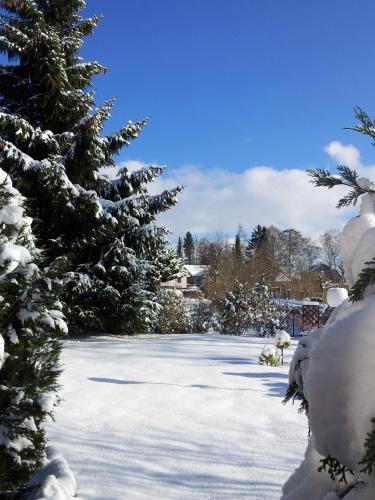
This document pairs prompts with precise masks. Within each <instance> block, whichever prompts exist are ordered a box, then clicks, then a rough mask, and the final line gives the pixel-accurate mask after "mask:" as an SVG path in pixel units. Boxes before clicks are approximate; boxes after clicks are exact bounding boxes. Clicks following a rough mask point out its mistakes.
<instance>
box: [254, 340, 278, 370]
mask: <svg viewBox="0 0 375 500" xmlns="http://www.w3.org/2000/svg"><path fill="white" fill-rule="evenodd" d="M258 362H259V364H260V365H268V366H280V364H281V359H280V355H279V352H278V350H277V349H276V347H275V346H274V345H270V344H267V345H265V346H264V347H263V349H262V352H261V355H260V356H259V361H258Z"/></svg>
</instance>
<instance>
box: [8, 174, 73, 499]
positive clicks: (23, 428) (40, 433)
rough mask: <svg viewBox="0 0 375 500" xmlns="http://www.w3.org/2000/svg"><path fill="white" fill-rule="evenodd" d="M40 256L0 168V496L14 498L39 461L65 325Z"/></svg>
mask: <svg viewBox="0 0 375 500" xmlns="http://www.w3.org/2000/svg"><path fill="white" fill-rule="evenodd" d="M39 260H40V251H38V249H37V248H36V247H35V242H34V237H33V235H32V232H31V219H30V218H29V217H27V216H26V215H25V212H24V200H23V198H22V197H21V196H20V194H19V193H18V192H17V191H16V190H15V189H14V188H13V187H12V185H11V181H10V178H9V176H7V175H6V174H5V172H4V171H3V170H1V169H0V303H1V308H0V388H1V390H0V497H1V498H16V496H13V495H16V494H18V493H19V492H20V491H21V490H22V488H23V487H24V485H25V483H26V482H27V481H28V479H29V478H30V476H31V474H32V473H33V472H34V471H35V470H36V469H38V468H39V467H40V466H41V465H42V463H43V460H44V458H45V450H44V448H45V431H44V423H45V420H46V418H47V417H48V416H49V415H51V414H52V412H53V409H54V406H55V404H56V402H58V398H57V397H56V394H55V392H56V390H57V387H58V383H57V378H58V375H59V372H60V366H59V353H60V349H61V341H60V337H61V336H62V334H64V333H66V332H67V327H66V324H65V322H64V317H63V314H62V312H61V304H60V303H59V302H58V301H56V299H55V298H54V294H53V290H51V280H50V279H49V278H47V277H45V276H43V274H42V273H41V272H40V270H39V268H38V266H37V264H38V261H39ZM17 498H18V496H17Z"/></svg>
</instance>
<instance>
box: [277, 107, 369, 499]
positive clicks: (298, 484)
mask: <svg viewBox="0 0 375 500" xmlns="http://www.w3.org/2000/svg"><path fill="white" fill-rule="evenodd" d="M357 117H358V118H359V120H360V124H359V125H357V126H356V127H355V129H356V130H358V131H360V132H364V133H365V134H368V135H371V136H372V135H373V129H374V128H373V127H374V124H373V122H372V121H371V120H370V119H369V117H368V116H367V115H366V114H365V113H363V112H362V111H361V110H357ZM338 172H339V174H340V176H338V175H334V176H332V175H330V174H329V172H326V171H324V170H317V171H312V172H310V173H311V175H312V176H313V178H314V180H315V183H316V184H317V185H319V186H328V187H334V186H335V185H338V184H344V185H346V186H350V187H351V188H352V191H351V192H350V193H349V194H347V195H345V196H344V197H343V198H341V200H340V201H339V206H348V205H350V204H351V203H352V202H356V201H357V200H358V198H359V197H360V196H362V195H363V196H362V199H361V209H360V216H359V217H355V218H354V219H352V220H350V221H349V222H348V223H347V224H346V226H345V228H344V230H343V233H342V236H341V243H340V246H341V256H342V260H343V265H344V269H345V278H346V281H347V283H348V284H349V285H350V286H351V287H352V288H351V290H350V292H349V296H350V299H351V302H350V301H349V300H345V301H344V302H342V303H341V304H340V305H338V307H336V309H335V310H334V312H333V314H332V315H331V316H330V318H329V320H328V322H327V324H326V326H325V327H324V328H322V329H320V330H318V331H316V332H314V333H313V334H310V335H309V338H308V340H307V339H302V340H301V343H300V346H299V347H298V348H297V350H296V352H295V355H294V360H293V362H292V365H291V368H290V369H291V372H290V386H289V390H288V397H297V398H300V399H301V400H302V401H303V404H304V409H305V410H306V411H307V416H308V421H309V426H310V429H311V435H310V438H309V443H308V446H307V449H306V454H305V459H304V461H303V462H302V464H301V465H300V467H299V468H298V469H297V470H296V471H295V473H294V474H293V475H292V476H291V477H290V479H289V480H288V481H287V483H286V484H285V485H284V488H283V497H282V498H283V500H299V499H301V498H308V499H309V500H338V499H339V498H340V499H345V500H371V499H373V498H375V476H374V474H375V397H374V378H375V369H374V366H375V365H374V352H375V335H374V325H375V295H374V283H375V279H374V278H375V274H374V267H373V263H374V261H373V260H372V259H373V258H374V254H375V237H374V235H375V233H374V227H375V185H374V184H373V183H371V182H370V181H368V180H367V179H361V178H359V177H358V174H357V173H356V172H354V171H353V170H351V169H349V168H348V167H345V166H340V167H338ZM366 263H367V264H366ZM369 263H370V264H369ZM366 266H367V267H366Z"/></svg>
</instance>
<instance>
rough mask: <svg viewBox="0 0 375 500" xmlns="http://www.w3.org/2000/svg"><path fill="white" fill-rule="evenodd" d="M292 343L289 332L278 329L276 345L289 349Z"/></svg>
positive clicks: (279, 347)
mask: <svg viewBox="0 0 375 500" xmlns="http://www.w3.org/2000/svg"><path fill="white" fill-rule="evenodd" d="M290 344H291V338H290V335H289V333H288V332H286V331H284V330H278V331H277V333H276V347H277V348H278V349H288V347H290Z"/></svg>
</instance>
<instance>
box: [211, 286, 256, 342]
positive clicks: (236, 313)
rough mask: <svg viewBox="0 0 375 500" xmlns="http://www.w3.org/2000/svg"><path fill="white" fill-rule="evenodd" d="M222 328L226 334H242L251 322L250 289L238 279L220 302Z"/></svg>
mask: <svg viewBox="0 0 375 500" xmlns="http://www.w3.org/2000/svg"><path fill="white" fill-rule="evenodd" d="M219 311H220V319H219V321H220V329H221V332H222V333H224V334H232V335H240V334H241V333H243V332H245V331H246V330H247V329H248V328H249V327H250V323H251V318H252V316H251V312H250V300H249V291H248V290H247V289H246V287H245V286H244V285H243V284H242V283H240V282H239V281H238V280H236V281H235V282H234V285H233V290H232V291H231V292H227V293H226V294H225V296H224V298H223V299H222V301H221V302H220V305H219Z"/></svg>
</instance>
